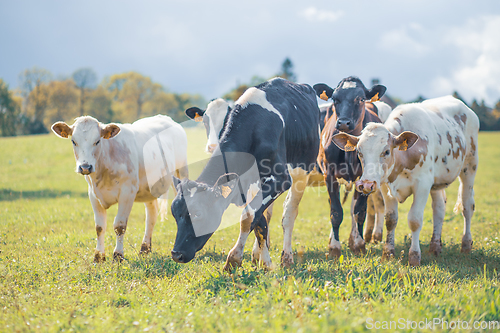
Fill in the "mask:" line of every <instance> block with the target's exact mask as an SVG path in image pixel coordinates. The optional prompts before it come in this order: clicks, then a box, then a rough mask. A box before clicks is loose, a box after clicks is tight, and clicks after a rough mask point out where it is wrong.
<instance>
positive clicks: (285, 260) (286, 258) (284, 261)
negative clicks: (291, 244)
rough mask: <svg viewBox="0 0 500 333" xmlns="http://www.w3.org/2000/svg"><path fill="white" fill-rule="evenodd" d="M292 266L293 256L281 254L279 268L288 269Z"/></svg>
mask: <svg viewBox="0 0 500 333" xmlns="http://www.w3.org/2000/svg"><path fill="white" fill-rule="evenodd" d="M292 265H293V254H292V253H286V252H285V251H283V252H281V267H283V268H290V267H291V266H292Z"/></svg>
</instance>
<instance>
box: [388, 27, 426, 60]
mask: <svg viewBox="0 0 500 333" xmlns="http://www.w3.org/2000/svg"><path fill="white" fill-rule="evenodd" d="M427 34H428V33H427V31H426V30H425V29H423V28H422V27H421V26H420V25H418V24H416V23H411V24H407V25H404V26H402V27H400V28H398V29H393V30H390V31H388V32H386V33H385V34H383V35H382V37H381V39H380V47H382V48H384V49H389V50H391V52H395V53H396V54H400V55H405V56H410V57H421V56H424V55H426V54H428V52H429V51H430V47H429V45H428V44H427V41H426V39H427V38H426V37H427Z"/></svg>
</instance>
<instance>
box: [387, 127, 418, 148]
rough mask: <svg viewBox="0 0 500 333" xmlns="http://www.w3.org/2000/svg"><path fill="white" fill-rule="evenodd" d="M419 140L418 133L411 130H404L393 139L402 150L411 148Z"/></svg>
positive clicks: (395, 144)
mask: <svg viewBox="0 0 500 333" xmlns="http://www.w3.org/2000/svg"><path fill="white" fill-rule="evenodd" d="M417 141H418V135H417V134H415V133H413V132H410V131H404V132H403V133H401V134H399V135H398V136H396V137H393V139H392V142H393V145H394V146H395V147H398V148H399V150H402V151H406V150H408V149H410V148H411V147H412V146H413V145H414V144H415V142H417Z"/></svg>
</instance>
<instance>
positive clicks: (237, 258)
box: [224, 206, 255, 272]
mask: <svg viewBox="0 0 500 333" xmlns="http://www.w3.org/2000/svg"><path fill="white" fill-rule="evenodd" d="M254 216H255V213H254V211H253V210H252V208H250V207H249V206H246V207H245V209H244V210H243V212H242V214H241V217H240V235H239V236H238V240H237V241H236V244H235V245H234V247H233V248H232V249H231V251H229V254H228V256H227V259H226V265H225V266H224V270H225V271H227V272H230V271H232V270H233V269H234V268H236V267H239V266H241V262H242V260H243V250H244V249H245V243H246V241H247V238H248V235H249V234H250V225H251V224H252V221H253V218H254Z"/></svg>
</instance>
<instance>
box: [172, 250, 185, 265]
mask: <svg viewBox="0 0 500 333" xmlns="http://www.w3.org/2000/svg"><path fill="white" fill-rule="evenodd" d="M172 259H174V261H175V262H179V263H184V256H183V255H182V253H181V252H179V251H172Z"/></svg>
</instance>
